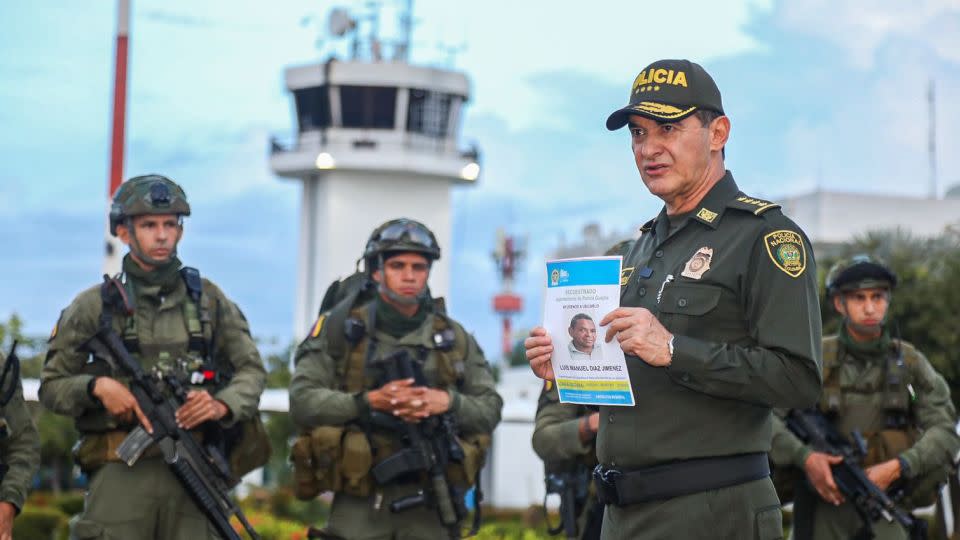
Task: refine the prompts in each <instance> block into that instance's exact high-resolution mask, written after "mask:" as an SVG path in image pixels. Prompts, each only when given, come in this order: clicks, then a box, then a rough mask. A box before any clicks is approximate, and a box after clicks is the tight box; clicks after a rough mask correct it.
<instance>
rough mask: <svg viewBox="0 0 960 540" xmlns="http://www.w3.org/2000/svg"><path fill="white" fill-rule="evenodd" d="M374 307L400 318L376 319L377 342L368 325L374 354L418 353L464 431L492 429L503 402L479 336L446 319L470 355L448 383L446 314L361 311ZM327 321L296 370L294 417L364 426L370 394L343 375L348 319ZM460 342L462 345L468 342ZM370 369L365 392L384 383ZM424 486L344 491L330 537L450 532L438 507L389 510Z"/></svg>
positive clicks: (299, 421) (301, 423)
mask: <svg viewBox="0 0 960 540" xmlns="http://www.w3.org/2000/svg"><path fill="white" fill-rule="evenodd" d="M375 307H376V308H379V309H377V312H378V314H383V313H384V312H387V313H390V314H391V315H392V319H393V320H392V322H391V321H387V320H384V318H382V317H379V316H378V317H377V319H376V322H375V323H374V330H373V340H371V338H370V336H369V335H367V334H368V333H369V332H370V330H369V329H366V330H365V332H364V333H365V335H364V336H363V338H362V340H365V341H366V347H371V346H373V344H372V343H371V342H372V341H374V340H375V341H376V346H375V357H374V358H373V360H374V361H376V360H379V359H383V358H386V357H388V356H389V355H390V354H391V353H394V352H396V351H398V350H406V351H408V352H409V353H410V354H411V355H412V356H413V358H415V359H422V360H423V364H422V368H423V375H424V377H425V379H426V382H427V384H428V385H430V386H431V387H434V388H437V387H439V388H443V389H444V390H446V391H448V392H449V394H450V399H451V400H450V412H451V413H452V414H453V415H454V417H455V419H456V425H457V428H458V432H459V434H460V435H464V434H489V433H491V432H493V430H494V428H495V427H496V426H497V424H498V423H499V422H500V410H501V408H502V406H503V400H502V399H501V398H500V396H499V395H498V394H497V391H496V386H495V383H494V379H493V373H492V371H491V370H490V366H489V365H488V364H487V361H486V359H484V356H483V353H482V351H481V350H480V347H479V346H478V345H477V343H476V341H475V340H474V339H473V337H472V336H470V335H469V334H467V333H466V332H465V331H464V330H463V328H462V327H461V326H460V325H459V324H458V323H457V322H455V321H453V320H451V319H449V318H446V323H444V324H448V326H447V327H448V328H451V329H453V330H454V333H455V335H458V336H460V337H458V338H457V339H456V342H455V344H454V348H455V349H456V350H458V351H460V352H462V353H463V356H462V358H461V360H462V366H460V368H459V369H462V374H461V375H460V377H459V381H458V382H448V383H445V384H441V381H442V380H443V377H442V375H441V373H440V370H441V362H442V359H441V356H442V355H443V353H442V352H441V349H440V348H439V345H440V344H439V343H438V342H437V340H436V339H435V337H436V335H437V334H436V326H435V325H436V321H435V318H436V317H439V315H437V314H434V313H432V312H430V313H427V312H423V311H421V312H418V313H417V315H416V316H415V318H408V317H403V316H402V315H400V314H399V313H398V312H396V310H393V309H392V308H390V307H389V306H388V305H386V304H383V303H380V304H379V305H373V304H371V303H362V304H361V305H360V306H358V307H357V308H356V309H357V310H358V311H362V312H363V313H367V312H368V311H369V310H370V309H372V308H375ZM420 309H421V310H423V309H427V308H426V305H425V304H421V308H420ZM336 310H337V308H334V311H336ZM331 318H335V317H331ZM416 318H422V322H421V323H420V324H419V325H416V324H412V323H413V321H415V320H416ZM326 319H327V317H326V315H323V316H321V317H320V319H319V320H318V321H317V323H316V325H315V326H314V331H313V332H312V334H311V336H310V337H308V338H307V339H306V340H304V342H303V343H301V344H300V346H299V347H298V349H297V353H296V369H295V371H294V374H293V380H292V381H291V383H290V414H291V416H292V418H293V421H294V423H295V424H296V425H297V426H298V427H299V428H301V429H302V430H305V431H309V430H311V429H313V428H316V427H320V426H334V427H339V426H345V425H347V424H352V423H357V424H360V423H362V422H361V420H363V419H364V417H365V416H366V415H367V414H368V413H369V403H368V402H367V401H366V394H365V392H363V393H359V392H357V390H356V389H353V390H349V389H348V388H347V381H346V380H344V377H342V376H341V374H342V373H344V371H343V370H345V369H346V367H347V364H348V363H349V362H350V356H351V354H352V352H351V350H350V347H344V346H342V345H344V343H343V340H344V338H343V337H342V336H337V335H335V334H333V333H335V332H338V333H342V332H343V331H344V328H343V326H342V325H341V326H340V327H336V326H337V324H336V323H329V324H324V321H325V320H326ZM398 336H399V337H398ZM336 340H339V341H336ZM461 340H462V341H461ZM335 341H336V343H339V344H340V346H338V345H337V344H336V343H334V342H335ZM458 343H462V347H461V346H460V345H458ZM358 346H359V345H358ZM367 351H369V349H367ZM458 363H459V362H458ZM355 367H356V366H354V367H353V368H351V369H355ZM364 369H365V373H364V377H363V380H364V381H365V384H367V388H365V389H364V390H372V389H374V388H375V387H378V386H379V384H378V383H379V382H380V381H375V378H376V377H375V373H374V372H375V371H377V369H376V368H373V369H372V370H371V371H366V368H364ZM348 390H349V391H348ZM355 394H356V395H355ZM368 436H369V433H368ZM378 451H380V452H382V451H383V449H378V448H373V452H374V456H373V457H374V458H375V459H376V458H379V459H382V458H384V457H387V456H384V455H378V454H377V452H378ZM448 480H449V479H448ZM422 488H423V486H421V485H419V484H417V483H415V482H414V483H411V482H403V483H391V484H388V485H378V486H376V490H377V495H376V496H375V497H360V496H355V495H351V494H348V493H346V492H337V493H336V495H335V496H334V499H333V505H332V507H331V511H330V518H329V520H328V522H327V526H326V528H325V535H326V536H323V537H324V538H344V539H346V538H368V539H377V540H379V539H384V540H386V539H390V538H442V537H445V536H446V535H447V534H448V532H447V531H445V529H444V527H443V525H442V524H441V522H440V519H439V517H438V515H437V510H436V509H435V508H434V507H433V506H432V505H430V504H428V505H418V506H415V507H413V508H409V509H407V510H405V511H403V512H399V513H394V512H391V511H390V510H389V507H390V504H392V502H394V501H398V500H400V499H402V498H406V497H409V496H411V495H415V494H416V493H417V492H418V490H420V489H422Z"/></svg>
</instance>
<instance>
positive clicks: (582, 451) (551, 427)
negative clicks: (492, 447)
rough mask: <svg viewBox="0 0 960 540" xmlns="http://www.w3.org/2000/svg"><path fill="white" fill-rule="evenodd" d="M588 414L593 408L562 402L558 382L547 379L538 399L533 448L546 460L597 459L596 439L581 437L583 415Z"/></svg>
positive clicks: (548, 462) (549, 461)
mask: <svg viewBox="0 0 960 540" xmlns="http://www.w3.org/2000/svg"><path fill="white" fill-rule="evenodd" d="M589 415H590V410H589V409H587V408H586V407H585V406H583V405H574V404H570V403H560V394H559V393H558V392H557V385H555V384H553V382H552V381H546V382H545V383H544V387H543V390H542V391H541V392H540V399H539V401H538V403H537V416H536V420H535V421H534V428H533V440H532V442H533V450H534V452H536V453H537V455H538V456H540V459H542V460H543V461H544V463H546V464H555V463H562V462H567V461H571V460H577V459H584V460H586V461H591V460H593V461H595V460H596V458H595V457H594V454H595V452H596V450H595V449H594V445H593V442H592V441H589V442H587V443H584V442H582V441H581V440H580V419H581V418H582V417H584V416H589Z"/></svg>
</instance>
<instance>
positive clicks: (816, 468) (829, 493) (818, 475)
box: [803, 452, 843, 505]
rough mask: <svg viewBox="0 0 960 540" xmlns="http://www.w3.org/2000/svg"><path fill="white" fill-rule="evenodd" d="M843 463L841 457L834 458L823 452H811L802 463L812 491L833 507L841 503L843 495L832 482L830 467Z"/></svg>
mask: <svg viewBox="0 0 960 540" xmlns="http://www.w3.org/2000/svg"><path fill="white" fill-rule="evenodd" d="M841 461H843V457H842V456H834V455H830V454H825V453H823V452H811V453H810V455H809V456H807V459H806V461H804V462H803V470H804V471H805V472H806V473H807V478H808V479H809V480H810V483H811V484H813V487H814V489H816V490H817V493H819V494H820V497H821V498H822V499H823V500H825V501H827V502H828V503H830V504H833V505H839V504H842V503H843V495H841V494H840V489H838V488H837V483H836V482H834V480H833V471H831V470H830V466H831V465H836V464H837V463H840V462H841Z"/></svg>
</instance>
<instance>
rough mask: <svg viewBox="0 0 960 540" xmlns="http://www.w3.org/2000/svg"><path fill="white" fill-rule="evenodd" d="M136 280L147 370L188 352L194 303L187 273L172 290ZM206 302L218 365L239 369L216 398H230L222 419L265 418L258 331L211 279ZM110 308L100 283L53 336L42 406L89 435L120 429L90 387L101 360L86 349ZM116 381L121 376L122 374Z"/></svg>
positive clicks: (118, 324)
mask: <svg viewBox="0 0 960 540" xmlns="http://www.w3.org/2000/svg"><path fill="white" fill-rule="evenodd" d="M128 279H130V280H131V281H132V282H133V290H134V291H135V295H134V305H135V306H136V311H135V313H134V315H133V316H134V317H136V329H137V333H138V336H137V337H138V339H139V347H140V350H141V351H142V353H139V354H135V355H134V356H136V357H137V358H138V359H139V360H140V362H141V364H142V365H143V367H144V369H146V370H149V369H150V368H151V367H153V366H154V365H156V364H157V363H158V362H159V361H161V356H164V357H166V358H169V359H171V360H173V359H176V358H178V357H185V356H186V355H187V354H188V340H189V333H188V330H187V323H186V319H185V315H184V303H185V302H192V300H191V299H190V298H189V296H188V295H187V288H186V285H185V284H184V283H183V280H182V279H180V277H179V275H177V276H176V278H175V279H174V280H173V281H172V282H171V283H170V284H169V285H166V286H161V285H155V284H146V283H141V282H139V281H137V279H136V278H134V277H133V276H129V277H128ZM202 287H203V288H202V301H203V302H206V303H207V306H208V310H209V316H210V319H211V320H210V324H211V332H212V333H211V335H212V337H213V343H212V344H211V346H212V348H213V350H214V351H215V352H216V353H215V358H214V360H215V362H216V364H217V366H218V369H220V370H221V371H224V370H227V369H229V370H230V371H232V372H233V375H232V378H231V379H230V382H229V383H228V384H227V385H226V386H224V387H223V388H222V389H220V390H219V391H217V392H211V393H212V394H213V396H214V397H215V398H216V399H218V400H220V401H222V402H223V403H224V404H225V405H226V406H227V408H228V409H229V410H230V414H229V415H228V416H227V417H225V419H224V420H222V422H223V423H224V425H227V426H229V425H232V424H233V423H235V422H237V421H239V420H246V419H249V418H252V417H253V415H254V414H257V410H258V404H259V402H260V394H261V393H263V388H264V384H265V383H266V371H265V370H264V368H263V363H262V361H261V360H260V353H259V351H258V350H257V347H256V345H255V344H254V342H253V338H252V337H251V336H250V328H249V325H248V324H247V321H246V318H244V316H243V314H242V313H241V312H240V309H239V308H238V307H237V306H236V305H235V304H234V303H233V302H231V301H230V300H229V299H228V298H227V297H226V295H224V294H223V292H222V291H221V290H220V289H219V288H218V287H217V286H216V285H214V284H213V283H212V282H211V281H209V280H207V279H205V278H204V279H203V282H202ZM101 311H102V301H101V298H100V286H99V285H97V286H95V287H91V288H90V289H87V290H86V291H83V292H82V293H80V294H79V295H78V296H77V298H76V299H74V301H73V302H72V303H71V304H70V306H68V307H67V309H65V310H64V311H63V313H62V314H61V316H60V321H59V322H58V323H57V327H56V329H55V332H54V334H53V335H52V336H51V339H50V345H49V349H48V352H47V358H46V362H45V363H44V366H43V372H42V374H41V384H40V402H41V403H42V404H43V405H44V406H45V407H47V408H48V409H50V410H52V411H53V412H56V413H59V414H63V415H66V416H72V417H75V418H76V419H77V429H78V431H80V432H81V433H84V432H89V431H107V430H112V429H118V428H121V429H122V428H129V427H130V426H119V425H118V423H117V421H116V420H115V419H113V418H111V417H110V416H109V415H108V414H107V413H106V410H105V409H104V408H103V406H102V405H101V404H100V403H99V401H98V400H96V399H95V398H94V397H93V396H91V395H90V394H89V393H88V391H87V389H88V385H89V383H90V381H91V380H92V379H93V378H94V377H95V376H96V375H97V374H103V373H96V372H95V371H96V370H97V369H98V368H97V367H96V366H95V364H94V363H88V361H87V360H88V358H89V357H90V355H89V353H88V352H87V351H86V349H85V347H84V344H85V343H86V342H87V341H88V340H89V339H90V338H91V337H93V336H94V335H95V334H96V333H97V328H98V324H99V317H100V313H101ZM123 319H124V317H120V316H114V318H113V324H114V328H115V329H116V330H117V332H118V334H119V335H121V336H122V335H123V329H124V326H123V324H124V320H123ZM115 377H116V376H115Z"/></svg>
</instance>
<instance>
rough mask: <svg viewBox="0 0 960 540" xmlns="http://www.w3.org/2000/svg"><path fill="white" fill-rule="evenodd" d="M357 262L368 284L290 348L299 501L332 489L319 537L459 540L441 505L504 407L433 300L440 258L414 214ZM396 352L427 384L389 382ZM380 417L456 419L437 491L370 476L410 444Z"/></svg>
mask: <svg viewBox="0 0 960 540" xmlns="http://www.w3.org/2000/svg"><path fill="white" fill-rule="evenodd" d="M363 258H364V261H365V263H364V264H365V270H366V272H368V277H369V280H368V281H367V282H366V283H365V284H364V285H363V286H361V287H359V288H358V289H357V290H355V291H353V293H352V294H347V295H345V296H344V298H343V299H342V300H341V301H340V302H339V303H337V304H336V305H335V306H334V307H333V308H332V309H330V310H329V311H327V312H325V313H323V314H321V315H320V317H319V319H318V320H317V322H316V324H315V325H314V327H313V330H312V331H311V333H310V335H309V336H308V337H307V339H306V340H304V342H303V343H301V344H300V347H299V348H298V349H297V353H296V369H295V371H294V375H293V380H292V382H291V384H290V412H291V415H292V417H293V420H294V422H295V423H296V424H297V426H298V427H300V428H301V429H302V430H303V432H304V436H302V437H301V438H300V439H298V440H297V441H296V443H295V444H294V448H293V451H292V459H293V462H294V469H295V473H294V474H295V477H296V478H297V489H298V493H297V495H298V496H300V497H301V498H308V497H311V496H315V495H316V494H317V493H320V492H323V491H333V492H334V493H335V495H334V499H333V507H332V508H331V511H330V519H329V521H328V523H327V526H326V528H325V529H324V530H323V531H321V534H322V535H323V536H322V537H323V538H349V539H401V538H402V539H413V538H417V539H436V538H448V537H458V536H459V534H458V533H457V532H453V533H451V528H453V529H457V528H458V527H450V526H449V525H446V524H444V523H442V520H441V517H440V514H439V513H438V505H439V504H440V502H441V501H440V499H441V498H442V497H448V498H450V499H453V498H457V497H456V494H457V493H463V492H465V490H466V489H467V488H468V487H469V486H470V485H472V484H473V483H474V482H475V480H476V479H477V476H478V472H479V469H480V467H481V466H482V465H483V459H484V452H485V450H486V448H487V446H488V445H489V439H490V437H489V436H490V434H491V433H492V432H493V429H494V428H495V427H496V425H497V423H498V422H499V421H500V409H501V407H502V405H503V401H502V399H501V398H500V396H499V395H498V394H497V392H496V389H495V385H494V379H493V374H492V372H491V370H490V366H489V365H488V364H487V362H486V360H485V359H484V356H483V352H482V351H481V350H480V347H479V346H478V345H477V343H476V341H475V340H474V339H473V337H472V336H470V335H469V334H467V332H466V331H465V330H464V329H463V327H462V326H461V325H460V324H459V323H457V322H456V321H454V320H453V319H451V318H450V317H449V316H447V315H446V314H445V313H444V312H443V309H442V303H441V302H438V301H436V300H434V299H433V298H431V297H430V293H429V289H428V288H427V278H428V277H429V274H430V267H431V264H432V263H433V261H435V260H437V259H438V258H440V246H438V245H437V242H436V239H435V237H434V235H433V233H432V232H431V231H430V230H429V229H427V228H426V227H425V226H424V225H423V224H421V223H419V222H417V221H413V220H410V219H396V220H391V221H388V222H386V223H384V224H383V225H381V226H380V227H378V228H377V229H376V230H374V231H373V233H372V234H371V236H370V239H369V241H368V242H367V245H366V249H365V250H364V254H363ZM398 353H399V354H401V355H403V354H405V353H408V354H409V356H408V357H407V358H412V359H413V362H415V363H416V365H418V366H420V368H421V370H422V375H423V377H424V378H425V380H422V381H415V380H414V379H413V378H404V379H390V377H389V376H388V372H389V370H390V368H391V367H392V366H390V365H387V364H388V363H390V362H395V361H398V360H396V359H397V358H398V356H397V354H398ZM446 413H450V414H449V415H447V414H446ZM384 416H386V417H388V418H394V419H399V420H402V422H406V423H408V424H412V425H415V426H422V425H427V424H430V423H431V422H433V421H434V420H436V419H439V418H448V419H452V422H453V424H454V425H455V431H456V433H455V435H456V441H457V442H458V443H459V446H460V447H462V449H463V452H464V459H463V460H462V461H461V462H460V463H453V462H452V461H451V463H450V465H449V467H448V468H447V474H446V475H445V478H444V483H445V484H446V486H445V487H444V488H443V491H444V493H440V492H439V490H438V489H437V484H436V482H435V481H431V480H430V478H428V476H427V475H426V474H424V472H423V471H413V473H412V474H405V475H401V476H400V477H397V478H395V479H392V480H390V481H385V482H382V483H381V482H378V481H375V479H374V478H373V474H372V472H371V471H372V470H373V469H375V468H376V467H378V466H380V465H381V464H383V463H384V462H385V461H387V460H389V459H391V458H392V457H394V456H396V455H398V453H399V452H401V451H403V450H404V449H405V448H406V443H405V442H404V441H403V440H402V439H403V437H402V436H401V434H402V431H398V430H397V429H395V428H393V429H391V426H389V425H385V423H384V422H383V421H382V418H383V417H384ZM377 418H380V419H381V420H379V421H378V420H377ZM401 425H402V423H401ZM451 494H452V495H451ZM407 502H410V504H407ZM453 502H454V503H458V502H459V501H453ZM402 508H405V509H402Z"/></svg>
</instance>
